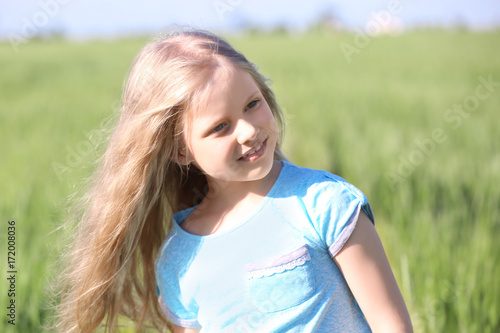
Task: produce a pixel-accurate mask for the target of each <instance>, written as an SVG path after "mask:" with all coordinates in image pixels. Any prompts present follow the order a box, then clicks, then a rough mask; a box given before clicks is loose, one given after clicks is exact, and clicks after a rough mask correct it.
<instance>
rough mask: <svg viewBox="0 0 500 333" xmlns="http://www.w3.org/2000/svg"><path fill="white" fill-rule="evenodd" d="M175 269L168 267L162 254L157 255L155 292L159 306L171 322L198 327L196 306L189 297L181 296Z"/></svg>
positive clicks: (188, 326) (179, 282)
mask: <svg viewBox="0 0 500 333" xmlns="http://www.w3.org/2000/svg"><path fill="white" fill-rule="evenodd" d="M175 271H177V270H176V268H175V267H171V266H170V267H169V265H168V264H167V263H165V262H164V261H163V260H162V256H160V257H159V259H158V260H157V262H156V284H157V287H156V293H157V295H158V302H159V303H160V307H161V309H162V310H163V313H164V314H165V316H166V317H167V318H168V320H170V321H171V322H172V323H174V324H176V325H178V326H182V327H187V328H193V327H200V326H201V325H200V324H199V322H198V319H197V316H198V307H197V305H196V304H194V302H193V301H191V302H190V301H189V299H191V298H190V297H185V295H184V297H183V295H182V292H181V287H180V284H181V281H180V279H179V276H178V274H176V273H175ZM186 298H187V299H188V300H186Z"/></svg>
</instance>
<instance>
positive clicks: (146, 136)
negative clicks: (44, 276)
mask: <svg viewBox="0 0 500 333" xmlns="http://www.w3.org/2000/svg"><path fill="white" fill-rule="evenodd" d="M282 118H283V117H282V113H281V111H280V109H279V107H278V105H277V103H276V100H275V97H274V94H273V92H272V91H271V90H270V88H269V87H268V86H267V84H266V80H265V78H264V77H263V76H261V75H260V74H259V73H258V72H257V70H256V68H255V66H254V65H253V64H252V63H250V62H249V61H248V60H247V59H246V58H245V57H244V56H243V55H242V54H241V53H238V52H237V51H235V50H234V49H233V48H232V47H231V46H230V45H229V44H228V43H227V42H225V41H224V40H222V39H221V38H219V37H217V36H214V35H212V34H210V33H207V32H203V31H181V32H177V33H174V34H172V35H170V36H167V37H166V38H163V39H160V40H157V41H154V42H152V43H150V44H149V45H147V46H146V47H145V48H144V49H143V50H142V51H141V52H140V53H139V55H138V56H137V57H136V59H135V61H134V63H133V66H132V68H131V71H130V73H129V78H128V81H127V84H126V88H125V91H124V95H123V107H122V112H121V116H120V120H119V123H118V126H117V128H116V130H115V132H114V134H113V136H112V138H111V140H110V143H109V146H108V148H107V151H106V153H105V155H104V158H103V161H102V164H101V166H100V169H99V170H98V172H97V174H96V177H95V179H96V180H95V183H94V185H93V189H92V191H91V192H90V194H89V196H88V209H87V210H86V212H85V214H84V215H83V217H82V219H81V223H80V226H79V230H78V234H77V238H76V242H75V244H74V247H73V251H72V252H71V254H70V260H69V265H68V269H67V271H66V272H65V274H64V275H63V276H64V279H63V281H65V283H64V285H63V288H62V299H61V305H60V317H59V318H60V320H59V322H58V326H59V330H60V331H63V332H80V331H82V332H89V331H93V330H94V329H96V328H97V327H98V326H99V325H101V323H103V322H104V326H105V327H106V329H107V330H110V331H115V330H116V329H117V327H118V317H119V316H120V315H125V316H127V317H129V318H131V319H132V320H134V321H135V323H136V328H137V330H140V329H141V327H144V326H145V324H146V323H151V324H152V325H154V327H156V328H157V329H158V330H160V331H165V329H164V328H165V327H167V326H168V327H170V328H171V329H172V330H173V332H176V333H177V332H365V331H366V332H368V331H370V330H372V331H375V332H410V331H411V330H412V328H411V323H410V319H409V315H408V312H407V310H406V307H405V304H404V301H403V298H402V296H401V294H400V292H399V289H398V286H397V284H396V281H395V279H394V276H393V274H392V272H391V269H390V267H389V263H388V261H387V258H386V256H385V253H384V250H383V248H382V245H381V243H380V240H379V238H378V236H377V233H376V231H375V229H374V226H373V223H374V217H373V214H372V210H371V208H370V205H369V203H368V201H367V199H366V197H365V196H364V195H363V194H362V193H361V192H360V191H359V190H358V189H356V188H355V187H354V186H352V185H350V184H349V183H347V182H346V181H344V180H343V179H341V178H340V177H337V176H335V175H332V174H330V173H328V172H324V171H318V170H310V169H305V168H300V167H297V166H294V165H293V164H290V163H289V162H287V161H286V160H285V158H284V157H283V155H282V153H281V151H280V142H281V139H280V135H281V133H282V124H283V119H282ZM165 318H168V320H169V321H170V322H171V323H172V325H171V326H170V323H169V322H168V321H167V320H166V319H165Z"/></svg>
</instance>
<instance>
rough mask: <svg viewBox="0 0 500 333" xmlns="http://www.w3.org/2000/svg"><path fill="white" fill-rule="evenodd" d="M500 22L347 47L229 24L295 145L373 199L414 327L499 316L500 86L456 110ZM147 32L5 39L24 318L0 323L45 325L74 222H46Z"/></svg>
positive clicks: (289, 148) (496, 72)
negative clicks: (14, 45)
mask: <svg viewBox="0 0 500 333" xmlns="http://www.w3.org/2000/svg"><path fill="white" fill-rule="evenodd" d="M499 36H500V33H499V32H491V33H486V32H485V33H470V32H466V31H439V30H428V31H425V30H422V31H414V32H409V33H405V34H402V35H398V36H383V37H378V38H371V40H370V43H369V44H368V46H366V47H365V48H361V49H359V53H356V54H353V55H352V57H351V59H350V60H351V61H350V62H348V61H347V59H346V58H345V56H344V54H343V53H342V51H341V49H340V47H339V45H340V44H341V43H342V42H344V43H349V44H351V45H355V42H354V36H353V35H349V34H345V33H338V32H327V31H316V32H311V33H308V34H304V35H297V36H287V35H283V34H266V35H260V34H249V35H245V36H243V37H229V39H230V41H231V42H232V43H233V45H234V46H235V47H236V48H237V49H240V50H241V51H243V53H244V54H245V55H246V56H247V57H248V58H249V59H250V60H252V61H254V62H255V63H257V64H258V65H259V67H260V69H261V71H262V72H263V73H264V74H265V75H267V76H268V77H270V78H272V81H273V83H272V87H273V89H274V91H275V93H276V95H277V97H278V100H279V102H280V104H281V105H282V107H283V109H284V110H285V112H286V114H287V120H288V121H287V122H288V124H287V125H288V126H287V133H286V136H285V151H286V153H287V155H288V156H289V158H290V159H291V160H292V161H293V162H294V163H296V164H298V165H301V166H307V167H313V168H320V169H326V170H329V171H331V172H333V173H336V174H339V175H340V176H342V177H343V178H345V179H347V180H348V181H350V182H351V183H353V184H354V185H356V186H357V187H358V188H360V189H361V190H362V191H363V192H364V193H365V194H366V195H367V197H368V198H369V200H370V201H371V203H372V206H373V208H374V211H375V215H376V218H377V229H378V231H379V233H380V235H381V238H382V241H383V243H384V246H385V248H386V251H387V254H388V256H389V259H390V262H391V265H392V268H393V270H394V273H395V275H396V278H397V280H398V282H399V285H400V288H401V290H402V292H403V295H404V297H405V300H406V302H407V305H408V307H409V310H410V312H411V316H412V320H413V323H414V326H415V330H416V331H417V332H497V331H499V330H500V315H499V313H500V297H499V296H500V285H499V284H498V281H497V280H498V276H499V275H500V265H499V262H500V245H499V243H498V242H495V241H494V238H495V236H497V235H499V234H500V214H499V213H500V204H499V203H500V188H499V186H498V184H499V183H500V172H499V170H500V147H499V146H500V134H499V132H498V130H497V129H498V128H499V127H500V116H499V115H498V113H497V112H496V111H497V110H498V109H500V86H493V88H492V89H493V91H491V92H490V96H488V97H487V98H483V99H481V100H479V99H478V105H477V106H475V107H473V108H471V109H472V111H470V112H466V113H463V115H460V114H459V113H455V112H453V111H448V110H450V109H452V108H453V105H454V104H463V103H467V102H471V101H473V98H472V97H471V96H474V94H475V92H476V89H477V88H478V86H481V84H482V81H481V79H479V78H483V79H485V80H488V77H489V76H490V75H491V77H492V80H493V81H494V82H499V81H500V45H499V44H498V43H497V40H498V38H499ZM144 43H145V40H143V39H125V40H116V41H109V42H103V41H92V42H84V43H78V42H67V41H62V40H50V41H30V42H29V43H28V44H25V45H24V44H23V45H21V46H20V52H19V53H17V54H16V53H14V52H13V50H12V49H11V47H10V45H9V44H7V43H3V44H0V68H1V73H2V74H1V77H0V91H2V98H1V100H0V117H1V118H0V119H1V121H0V142H1V152H2V163H1V164H0V181H1V184H2V195H1V200H0V216H1V217H2V219H3V223H4V226H3V227H2V228H1V229H0V237H1V239H2V244H5V243H4V241H3V240H4V239H6V233H7V221H8V220H15V221H16V233H17V236H16V247H17V251H16V266H17V270H18V274H17V281H16V291H17V292H16V310H17V314H16V327H15V328H14V327H12V326H11V325H8V324H7V322H6V320H5V315H4V314H2V317H3V319H2V323H1V324H0V330H1V331H2V332H15V331H16V332H38V331H43V329H42V328H41V324H42V323H46V322H47V320H48V318H49V316H50V314H51V311H50V310H49V309H48V306H49V303H50V299H48V286H49V284H50V281H51V280H52V279H53V278H54V274H56V272H57V270H56V268H57V262H56V258H57V254H58V252H59V251H61V244H60V242H59V240H60V238H61V237H62V234H64V231H59V232H56V233H50V232H51V231H52V230H54V229H55V228H56V227H57V226H58V225H60V223H61V221H63V220H64V217H65V214H66V203H67V200H68V196H69V195H70V194H71V193H74V192H75V190H76V189H77V188H78V187H79V184H80V183H81V181H82V180H83V179H84V178H85V177H86V176H87V175H88V174H89V172H90V171H91V170H92V169H93V165H94V163H93V161H95V159H96V158H97V153H96V150H97V149H95V148H96V146H97V145H98V143H99V142H100V138H101V131H100V130H99V129H101V128H103V125H102V123H103V121H105V120H106V119H109V117H110V115H111V113H112V112H113V110H114V109H115V108H116V105H117V101H118V99H119V97H120V94H121V87H122V83H123V79H124V77H125V74H126V72H127V69H128V66H129V65H130V63H131V61H132V59H133V57H134V55H135V54H136V53H137V51H138V50H139V49H140V47H141V46H142V45H144ZM480 89H483V90H481V91H483V92H484V91H486V90H484V88H480ZM446 115H448V118H447V116H446ZM450 116H453V117H455V118H453V119H454V120H453V121H451V120H450V118H449V117H450ZM435 130H438V131H439V130H440V131H441V132H440V133H441V136H440V138H441V140H439V141H440V142H437V141H435V140H434V139H433V132H434V131H435ZM443 138H445V139H443ZM416 141H417V142H418V143H417V142H416ZM422 142H424V143H426V144H427V146H425V145H424V146H423V143H422ZM422 146H423V147H424V148H421V147H422ZM425 147H427V148H425ZM431 148H432V149H431ZM3 251H6V249H5V246H2V252H1V253H2V258H6V257H7V254H6V252H3ZM2 260H3V262H2V269H3V271H4V273H5V274H6V271H7V268H6V264H7V263H6V259H2ZM6 283H7V282H6V279H4V278H2V282H1V286H2V289H1V294H0V305H1V306H2V308H4V305H5V306H7V304H8V297H7V293H6V292H4V290H7V284H6ZM4 287H5V288H4ZM3 312H5V311H3Z"/></svg>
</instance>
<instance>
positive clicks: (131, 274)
mask: <svg viewBox="0 0 500 333" xmlns="http://www.w3.org/2000/svg"><path fill="white" fill-rule="evenodd" d="M222 58H225V59H226V60H229V61H230V63H231V64H232V65H234V66H237V67H239V68H241V69H243V70H245V71H247V72H248V73H250V74H251V76H252V77H253V79H254V80H255V82H256V83H257V85H258V86H259V88H260V89H261V91H262V94H263V96H264V98H265V99H266V101H267V103H268V104H269V106H270V108H271V110H272V112H273V114H274V117H275V119H276V122H277V124H278V127H279V128H280V133H282V132H283V116H282V113H281V111H280V108H279V107H278V104H277V103H276V99H275V97H274V94H273V92H272V91H271V89H270V88H269V87H268V85H267V81H266V79H265V78H264V77H263V76H262V75H261V74H259V72H258V71H257V69H256V67H255V65H254V64H252V63H250V62H249V61H248V60H247V59H246V58H245V57H244V56H243V55H242V54H241V53H239V52H237V51H236V50H234V49H233V48H232V47H231V46H230V45H229V44H228V43H227V42H226V41H224V40H223V39H221V38H220V37H217V36H215V35H213V34H211V33H208V32H205V31H200V30H181V31H176V32H174V33H172V34H170V35H168V36H166V37H162V38H158V39H156V40H154V41H152V42H151V43H149V44H148V45H146V46H145V47H144V48H143V49H142V50H141V51H140V52H139V54H138V55H137V56H136V58H135V60H134V62H133V63H132V66H131V69H130V72H129V76H128V80H127V83H126V86H125V89H124V93H123V97H122V107H121V114H120V118H119V121H118V124H117V126H116V129H115V131H114V133H113V135H112V136H111V138H110V141H109V144H108V147H107V150H106V152H105V153H104V156H103V159H102V161H101V164H100V166H99V168H98V170H97V171H96V173H95V175H94V177H93V182H92V186H91V190H90V191H89V192H88V194H87V195H86V196H85V211H84V214H83V215H82V217H81V218H80V219H79V221H78V227H77V232H76V238H75V240H74V242H73V244H72V246H71V248H70V250H69V251H68V252H67V255H66V260H67V268H66V269H65V271H64V272H63V274H62V275H61V284H62V285H61V286H60V287H59V290H60V297H61V301H60V304H59V306H58V321H57V324H56V327H57V329H58V330H59V331H61V332H91V331H94V330H95V329H96V328H98V327H99V326H101V325H103V324H104V327H105V331H116V330H117V327H118V318H119V317H120V316H122V315H124V316H126V317H128V318H130V319H132V320H133V321H134V322H135V327H136V330H137V331H139V330H140V329H141V328H142V327H144V326H146V325H148V326H149V325H152V326H154V327H155V328H156V329H158V330H160V331H162V330H164V328H165V327H166V326H167V327H170V326H169V323H168V321H167V320H166V319H165V317H164V316H163V314H162V312H161V309H160V307H159V304H158V301H157V295H156V281H155V270H154V265H155V258H156V255H157V252H158V250H159V248H160V245H161V244H162V241H163V239H164V237H165V235H166V233H167V232H168V230H169V228H170V225H171V217H172V214H173V213H174V212H176V211H178V210H179V209H180V208H182V207H183V206H192V205H193V204H196V200H199V199H200V198H199V193H200V189H201V192H202V193H203V195H205V194H206V179H205V177H204V176H203V174H202V173H200V172H199V171H198V170H196V169H195V168H185V167H183V166H180V165H178V164H176V163H175V162H173V161H172V159H171V156H173V155H172V154H173V153H174V152H176V151H177V150H178V149H180V147H181V145H182V139H181V138H182V135H181V134H182V131H183V127H184V126H183V120H182V119H183V117H185V116H186V114H187V113H188V112H190V111H191V110H192V109H193V108H194V107H195V104H196V101H197V98H198V97H199V95H200V93H201V92H203V91H204V90H206V89H209V87H207V84H208V83H207V82H209V81H210V80H208V78H209V77H210V76H211V75H213V72H214V71H215V70H216V69H215V68H216V65H217V64H218V62H219V60H221V59H222ZM279 142H280V140H278V145H277V148H276V151H275V157H276V158H277V159H283V155H282V154H281V152H280V145H279ZM203 189H205V191H203ZM196 197H198V198H196Z"/></svg>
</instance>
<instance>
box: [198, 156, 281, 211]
mask: <svg viewBox="0 0 500 333" xmlns="http://www.w3.org/2000/svg"><path fill="white" fill-rule="evenodd" d="M281 168H282V163H281V162H280V161H276V160H275V161H274V162H273V166H272V168H271V171H270V172H269V173H268V174H267V175H266V176H265V177H264V178H262V179H259V180H255V181H239V182H231V181H220V182H219V181H216V180H213V179H207V182H208V188H209V191H208V193H207V195H206V197H205V199H204V201H205V200H206V201H207V204H210V205H211V206H212V205H215V206H229V207H231V206H236V205H238V204H239V203H242V202H246V201H252V200H253V199H257V200H259V199H262V198H264V197H265V196H266V195H267V194H268V193H269V191H270V190H271V188H272V187H273V185H274V183H275V182H276V180H277V179H278V176H279V174H280V172H281Z"/></svg>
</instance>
